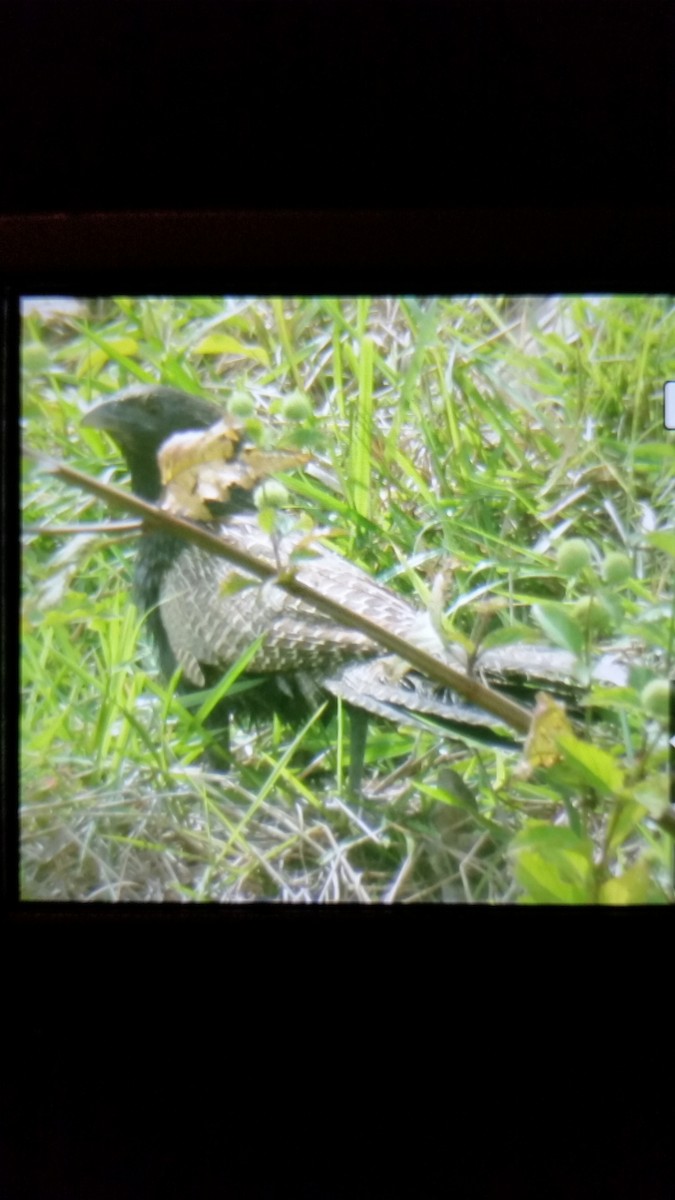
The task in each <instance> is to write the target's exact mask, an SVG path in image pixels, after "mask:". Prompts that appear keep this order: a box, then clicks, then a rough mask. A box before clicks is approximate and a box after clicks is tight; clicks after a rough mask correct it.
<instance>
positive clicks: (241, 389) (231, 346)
mask: <svg viewBox="0 0 675 1200" xmlns="http://www.w3.org/2000/svg"><path fill="white" fill-rule="evenodd" d="M21 361H22V377H23V413H22V417H23V426H24V439H25V444H26V445H27V446H28V447H30V448H31V449H33V450H37V451H43V452H45V453H48V454H50V455H52V456H54V457H56V458H58V459H60V460H63V461H67V462H69V463H70V464H72V465H74V466H78V467H79V468H80V469H82V470H84V471H87V472H88V473H90V474H92V475H95V476H96V477H98V478H101V477H103V478H106V479H109V480H113V481H115V482H122V483H123V482H124V476H123V465H122V463H121V461H120V458H119V455H118V454H117V453H116V452H115V450H114V448H113V447H112V445H111V443H110V442H109V441H107V440H106V438H105V436H104V435H102V434H100V433H98V432H97V431H95V430H80V429H79V421H80V419H81V417H82V415H83V413H84V412H85V411H86V410H87V408H88V407H89V406H90V405H91V404H93V403H95V402H96V401H98V400H100V399H103V398H105V397H107V396H108V395H110V394H111V393H112V392H114V391H116V390H117V389H118V388H120V387H124V386H126V385H127V384H130V383H133V382H136V381H142V382H147V383H151V382H154V381H158V380H159V381H161V382H163V383H165V384H169V385H172V386H175V387H179V388H183V389H184V390H186V391H192V392H196V393H197V394H201V395H205V396H208V397H210V398H212V399H215V400H218V401H221V400H222V403H223V405H227V406H228V407H229V408H230V410H231V411H240V412H250V411H253V412H254V413H255V414H256V416H257V417H259V418H260V420H261V421H262V422H265V423H269V422H273V423H276V424H277V425H280V424H282V423H286V424H288V425H295V427H296V429H297V433H298V440H299V441H302V442H303V444H304V445H305V446H308V447H310V448H311V450H312V452H313V453H314V455H315V456H316V459H317V462H318V463H319V464H321V465H323V466H324V468H325V482H322V481H321V479H320V478H318V479H317V478H316V477H313V476H308V475H298V476H297V477H296V476H293V477H289V478H288V479H286V481H285V482H286V485H287V487H288V488H289V491H290V493H291V502H292V504H293V505H294V506H298V507H300V508H302V509H304V510H305V511H306V512H307V513H308V514H309V519H310V520H311V521H313V522H316V523H320V524H322V525H326V524H331V523H332V524H334V526H335V539H334V540H335V544H336V546H337V547H338V548H339V549H341V550H342V551H343V552H344V553H346V554H348V555H349V556H350V557H352V558H353V559H354V560H355V561H357V562H359V563H360V564H361V565H362V566H364V567H365V568H366V569H367V570H368V571H370V572H371V573H373V574H374V575H376V576H377V577H378V578H379V579H381V580H383V581H385V582H387V583H388V584H389V585H390V586H392V587H396V588H399V589H401V590H402V591H403V592H404V593H406V594H408V595H411V596H415V597H416V598H417V602H418V603H419V604H420V605H421V606H423V605H425V604H427V605H428V604H431V605H436V606H437V607H438V606H439V604H440V605H441V606H442V614H443V622H444V626H445V629H446V631H447V633H448V635H449V636H452V637H454V638H456V639H458V640H461V641H463V642H464V644H465V645H466V646H467V647H468V648H469V649H472V648H473V647H475V646H476V645H478V644H480V645H482V646H489V645H499V644H507V643H512V644H514V645H515V644H517V643H519V642H522V641H524V640H532V639H533V638H534V639H535V640H537V641H539V642H544V641H549V642H550V643H551V644H554V645H559V646H561V645H562V646H565V647H566V648H567V649H570V650H572V651H573V652H574V654H575V655H576V657H577V659H578V661H579V669H580V672H583V667H584V663H585V662H587V661H588V660H589V658H590V657H592V656H593V655H597V654H598V653H601V652H602V651H603V650H605V649H606V648H607V647H611V648H612V651H613V653H614V654H617V655H619V656H621V657H622V658H623V659H624V660H625V661H627V662H628V663H629V664H630V668H631V675H630V686H626V687H615V688H601V687H599V686H597V685H594V687H593V688H592V689H591V691H590V693H589V694H588V695H587V696H586V700H585V701H584V702H579V703H582V704H583V708H582V710H581V711H578V712H576V714H575V720H576V723H575V725H574V731H575V737H574V738H571V739H567V740H565V739H563V742H562V743H561V745H560V747H558V748H557V749H559V750H560V752H559V753H558V752H557V750H556V753H554V754H551V755H550V757H549V756H547V755H545V754H541V755H540V763H539V764H538V763H537V761H536V755H535V756H533V758H534V759H535V761H534V762H532V763H530V766H529V768H528V769H523V762H522V760H521V758H520V757H519V755H518V754H514V753H512V752H509V751H506V750H504V749H495V748H493V747H490V746H489V745H488V746H486V745H481V744H475V745H474V744H472V745H467V744H465V743H464V742H458V741H449V740H447V739H446V740H443V739H440V738H439V737H438V736H436V735H435V734H434V733H432V732H429V733H420V732H419V731H416V732H412V731H410V730H407V729H405V728H401V729H397V728H395V727H393V726H387V725H386V724H381V725H378V724H377V723H374V725H373V727H372V729H371V732H370V736H369V741H368V751H367V759H366V762H367V768H366V779H365V786H364V794H363V797H362V799H361V800H360V801H358V802H357V801H354V800H352V799H349V797H348V796H347V794H346V791H345V787H344V780H345V757H346V744H347V742H346V720H345V719H344V714H342V713H341V712H338V713H337V715H336V716H335V718H334V719H333V721H332V723H330V724H329V725H326V724H325V723H322V721H321V720H319V719H314V718H313V719H312V720H311V721H310V722H309V723H308V724H307V725H306V726H305V727H303V728H301V729H295V730H289V729H287V728H285V727H283V726H282V725H280V724H279V723H273V724H268V725H267V726H263V727H262V728H261V729H259V730H257V731H255V730H243V729H242V730H239V731H237V732H236V734H235V738H234V751H235V752H234V760H233V763H232V765H231V768H230V769H229V770H228V772H227V773H226V774H223V773H219V772H217V771H215V770H213V769H211V768H210V767H209V765H208V763H207V762H206V761H205V759H204V756H203V743H204V735H203V730H202V728H201V725H200V719H199V711H198V710H195V709H194V707H193V708H190V707H189V706H188V705H186V704H185V703H184V702H183V701H182V700H181V698H180V697H179V696H178V695H177V694H176V692H175V686H170V687H168V688H167V687H165V686H164V685H163V684H162V683H161V682H160V681H159V679H158V676H157V673H156V669H155V664H154V662H153V659H152V656H151V654H150V653H149V651H148V649H147V645H146V639H145V635H144V631H143V629H142V625H141V622H140V621H139V616H138V614H137V612H136V610H135V608H134V607H133V605H132V604H131V603H130V583H131V577H132V572H133V557H134V552H135V539H136V537H137V532H135V531H134V530H132V529H129V528H126V527H125V517H124V514H119V513H114V514H111V513H109V512H107V511H106V510H105V508H104V507H103V505H101V504H100V503H99V502H98V501H94V500H93V499H92V498H91V497H90V496H88V495H86V494H85V493H83V492H78V491H76V490H75V489H73V488H68V487H66V486H64V485H63V484H62V483H60V482H58V481H57V480H55V479H54V478H53V477H52V476H50V475H49V473H48V472H47V471H46V470H45V469H44V466H41V465H40V464H39V463H36V462H35V461H34V460H32V459H31V460H27V461H26V465H25V472H24V501H25V509H24V563H23V572H24V576H23V597H24V599H23V613H22V794H21V888H22V895H23V897H24V898H25V899H33V900H73V899H76V900H89V901H91V900H126V901H129V900H136V901H139V900H178V901H180V900H183V901H191V900H220V901H222V900H229V901H234V900H256V899H275V900H278V899H281V900H294V901H298V900H300V901H302V900H307V901H309V900H312V901H335V900H351V901H365V902H368V901H393V900H396V901H406V902H411V901H418V900H427V901H443V900H446V901H453V900H459V901H462V900H468V901H492V902H504V901H510V900H516V899H518V900H521V901H529V902H554V903H555V902H557V903H594V902H602V903H636V902H637V903H644V902H663V901H665V900H669V899H670V900H672V898H673V875H672V863H673V857H672V848H673V843H672V833H671V832H670V831H669V825H670V826H671V828H672V809H670V808H669V805H668V771H667V765H668V744H667V712H668V684H667V680H668V679H669V677H670V674H671V672H672V666H673V652H674V647H673V634H674V629H675V616H674V595H673V584H672V576H673V558H674V557H675V531H673V528H672V525H673V517H672V513H673V501H674V499H675V441H674V440H673V434H667V433H665V432H664V429H663V407H662V406H663V383H664V381H665V380H666V379H668V378H671V379H672V378H675V308H674V307H673V305H672V303H671V302H670V301H669V300H667V299H664V298H659V297H654V298H639V297H613V298H602V297H590V298H587V297H582V298H557V297H553V298H548V299H545V298H536V299H535V298H533V299H525V298H518V299H513V298H508V297H501V298H497V297H492V298H474V299H447V298H445V299H443V298H437V299H422V300H419V299H390V298H377V299H367V298H357V299H331V298H309V299H307V298H302V299H274V298H270V299H259V298H256V299H249V298H242V297H237V298H229V299H223V298H219V297H209V298H173V299H167V298H143V299H129V298H115V299H112V298H105V299H97V300H88V301H79V302H77V303H72V302H71V303H70V304H68V305H66V304H63V303H60V302H58V301H56V302H54V303H53V304H49V303H47V302H46V301H45V300H37V301H29V302H26V303H25V305H24V319H23V340H22V360H21ZM110 521H114V522H115V523H116V524H115V532H113V533H111V532H110V531H107V532H105V531H104V530H103V529H102V528H99V529H93V530H91V529H84V530H82V528H81V527H82V526H84V525H86V524H88V523H91V522H100V523H103V522H110ZM441 583H442V586H441ZM174 685H175V681H174Z"/></svg>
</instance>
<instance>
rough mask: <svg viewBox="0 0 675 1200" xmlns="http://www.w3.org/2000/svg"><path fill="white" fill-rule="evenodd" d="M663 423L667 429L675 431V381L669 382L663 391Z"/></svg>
mask: <svg viewBox="0 0 675 1200" xmlns="http://www.w3.org/2000/svg"><path fill="white" fill-rule="evenodd" d="M663 423H664V425H665V427H666V429H675V379H671V380H669V381H668V383H667V384H665V386H664V389H663Z"/></svg>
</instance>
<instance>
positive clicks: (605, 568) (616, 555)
mask: <svg viewBox="0 0 675 1200" xmlns="http://www.w3.org/2000/svg"><path fill="white" fill-rule="evenodd" d="M632 574H633V564H632V563H631V561H630V559H629V557H628V555H627V554H621V553H620V551H618V550H614V551H612V552H611V553H610V554H608V555H607V557H606V558H605V560H604V562H603V564H602V578H603V579H604V581H605V583H614V584H620V583H625V582H626V580H627V579H630V577H631V575H632Z"/></svg>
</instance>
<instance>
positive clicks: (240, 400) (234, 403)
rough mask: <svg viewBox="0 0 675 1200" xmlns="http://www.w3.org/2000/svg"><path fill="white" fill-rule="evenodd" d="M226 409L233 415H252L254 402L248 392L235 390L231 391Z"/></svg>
mask: <svg viewBox="0 0 675 1200" xmlns="http://www.w3.org/2000/svg"><path fill="white" fill-rule="evenodd" d="M227 411H228V412H230V413H231V414H232V416H233V417H252V416H253V413H254V412H255V404H254V403H253V400H252V398H251V396H250V395H249V393H248V392H244V391H236V392H233V393H232V395H231V396H230V398H229V400H228V402H227Z"/></svg>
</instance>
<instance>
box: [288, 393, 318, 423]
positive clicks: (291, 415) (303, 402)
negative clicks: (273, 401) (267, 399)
mask: <svg viewBox="0 0 675 1200" xmlns="http://www.w3.org/2000/svg"><path fill="white" fill-rule="evenodd" d="M282 412H283V415H284V417H285V418H286V420H287V421H307V420H308V419H309V417H311V415H312V406H311V404H310V402H309V400H308V399H307V397H306V396H303V394H302V392H293V395H292V396H288V397H287V399H286V400H284V403H283V408H282Z"/></svg>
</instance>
